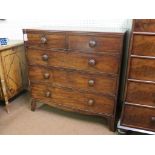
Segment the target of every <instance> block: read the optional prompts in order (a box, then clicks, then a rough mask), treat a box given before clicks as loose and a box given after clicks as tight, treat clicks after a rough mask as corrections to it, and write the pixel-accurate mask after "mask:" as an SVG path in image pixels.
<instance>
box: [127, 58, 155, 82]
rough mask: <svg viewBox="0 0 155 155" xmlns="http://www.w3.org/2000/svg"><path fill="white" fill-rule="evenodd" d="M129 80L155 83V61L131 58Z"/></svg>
mask: <svg viewBox="0 0 155 155" xmlns="http://www.w3.org/2000/svg"><path fill="white" fill-rule="evenodd" d="M129 78H130V79H138V80H146V81H155V59H146V58H135V57H133V58H131V62H130V72H129Z"/></svg>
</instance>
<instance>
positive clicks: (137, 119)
mask: <svg viewBox="0 0 155 155" xmlns="http://www.w3.org/2000/svg"><path fill="white" fill-rule="evenodd" d="M121 124H122V125H125V126H129V127H136V128H140V129H148V130H153V131H155V109H153V108H145V107H140V106H133V105H125V107H124V113H123V119H122V122H121Z"/></svg>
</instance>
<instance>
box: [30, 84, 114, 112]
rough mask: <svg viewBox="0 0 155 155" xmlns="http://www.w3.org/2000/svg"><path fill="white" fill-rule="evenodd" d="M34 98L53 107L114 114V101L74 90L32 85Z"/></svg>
mask: <svg viewBox="0 0 155 155" xmlns="http://www.w3.org/2000/svg"><path fill="white" fill-rule="evenodd" d="M31 88H32V89H31V91H32V97H33V98H35V99H38V100H41V101H43V102H44V101H45V102H46V103H48V104H50V105H52V104H57V105H60V106H65V107H70V108H73V109H74V108H75V109H79V110H84V111H88V112H92V113H100V114H104V113H105V114H112V113H113V107H114V99H112V98H111V97H105V96H100V95H94V94H92V93H84V92H78V91H74V90H72V89H67V88H66V89H65V88H57V87H50V86H46V85H42V84H40V85H38V84H32V85H31Z"/></svg>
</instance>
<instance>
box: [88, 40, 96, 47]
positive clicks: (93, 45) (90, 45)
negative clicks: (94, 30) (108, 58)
mask: <svg viewBox="0 0 155 155" xmlns="http://www.w3.org/2000/svg"><path fill="white" fill-rule="evenodd" d="M95 46H96V41H94V40H90V41H89V47H92V48H93V47H95Z"/></svg>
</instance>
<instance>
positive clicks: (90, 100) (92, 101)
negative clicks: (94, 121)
mask: <svg viewBox="0 0 155 155" xmlns="http://www.w3.org/2000/svg"><path fill="white" fill-rule="evenodd" d="M94 103H95V101H94V100H93V99H89V100H88V103H87V104H88V105H89V106H92V105H94Z"/></svg>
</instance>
